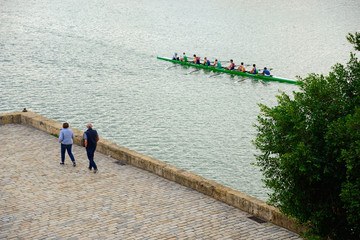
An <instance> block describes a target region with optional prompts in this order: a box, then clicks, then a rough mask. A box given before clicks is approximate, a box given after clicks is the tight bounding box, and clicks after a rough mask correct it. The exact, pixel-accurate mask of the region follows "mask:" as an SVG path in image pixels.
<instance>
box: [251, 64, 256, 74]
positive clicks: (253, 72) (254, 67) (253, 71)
mask: <svg viewBox="0 0 360 240" xmlns="http://www.w3.org/2000/svg"><path fill="white" fill-rule="evenodd" d="M250 73H252V74H257V73H258V71H257V69H256V65H255V64H253V69H251V71H250Z"/></svg>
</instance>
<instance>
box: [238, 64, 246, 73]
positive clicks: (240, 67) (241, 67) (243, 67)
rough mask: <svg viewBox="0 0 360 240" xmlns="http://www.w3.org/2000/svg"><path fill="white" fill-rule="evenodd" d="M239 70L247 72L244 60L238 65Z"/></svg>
mask: <svg viewBox="0 0 360 240" xmlns="http://www.w3.org/2000/svg"><path fill="white" fill-rule="evenodd" d="M238 71H239V72H246V70H245V66H244V63H243V62H241V65H240V66H239V67H238Z"/></svg>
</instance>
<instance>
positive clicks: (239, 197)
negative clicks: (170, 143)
mask: <svg viewBox="0 0 360 240" xmlns="http://www.w3.org/2000/svg"><path fill="white" fill-rule="evenodd" d="M4 124H24V125H28V126H31V127H34V128H36V129H39V130H42V131H44V132H47V133H50V134H57V135H59V134H60V130H61V128H62V123H60V122H58V121H55V120H52V119H49V118H46V117H43V116H41V115H39V114H36V113H34V112H31V111H27V112H12V113H2V114H0V125H4ZM71 129H72V130H73V132H74V135H75V138H74V144H76V145H79V146H81V139H82V136H83V133H84V132H83V131H80V130H78V129H76V128H71ZM96 151H98V152H100V153H103V154H105V155H108V156H111V157H112V158H114V159H117V160H118V161H121V162H123V163H126V164H130V165H133V166H136V167H138V168H141V169H144V170H147V171H149V172H152V173H155V174H157V175H159V176H161V177H163V178H166V179H168V180H171V181H174V182H176V183H179V184H181V185H183V186H186V187H189V188H192V189H194V190H196V191H198V192H201V193H203V194H205V195H208V196H210V197H213V198H215V199H217V200H219V201H222V202H224V203H227V204H229V205H231V206H233V207H236V208H239V209H240V210H242V211H245V212H247V213H250V214H252V215H254V216H255V217H258V218H261V219H263V220H266V221H268V222H271V223H273V224H276V225H278V226H280V227H284V228H286V229H288V230H290V231H293V232H296V233H300V232H303V231H305V227H304V226H301V225H298V224H297V223H296V220H295V219H293V218H289V217H287V216H285V215H283V214H282V213H280V211H279V209H277V208H276V207H273V206H270V205H268V204H267V203H266V202H264V201H262V200H259V199H257V198H255V197H252V196H250V195H248V194H245V193H242V192H240V191H237V190H234V189H232V188H229V187H226V186H224V185H222V184H219V183H216V182H214V181H211V180H208V179H206V178H204V177H201V176H199V175H197V174H194V173H192V172H189V171H187V170H184V169H181V168H179V167H176V166H173V165H171V164H168V163H165V162H163V161H160V160H158V159H155V158H152V157H149V156H146V155H144V154H141V153H138V152H136V151H133V150H130V149H127V148H125V147H122V146H119V145H117V144H116V143H113V142H110V141H108V140H106V139H103V138H100V141H99V142H98V146H97V149H96Z"/></svg>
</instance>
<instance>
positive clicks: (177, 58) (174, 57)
mask: <svg viewBox="0 0 360 240" xmlns="http://www.w3.org/2000/svg"><path fill="white" fill-rule="evenodd" d="M172 60H178V61H179V57H178V56H177V53H174V56H173V58H172Z"/></svg>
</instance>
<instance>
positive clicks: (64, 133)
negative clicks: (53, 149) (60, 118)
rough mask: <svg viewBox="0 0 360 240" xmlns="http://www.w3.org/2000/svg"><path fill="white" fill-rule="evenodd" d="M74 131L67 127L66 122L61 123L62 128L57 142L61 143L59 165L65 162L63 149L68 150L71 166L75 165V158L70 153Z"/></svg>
mask: <svg viewBox="0 0 360 240" xmlns="http://www.w3.org/2000/svg"><path fill="white" fill-rule="evenodd" d="M73 139H74V133H73V131H72V130H71V129H70V128H69V124H68V123H64V124H63V128H62V129H61V130H60V136H59V142H60V143H61V163H60V164H61V165H64V162H65V151H67V152H68V154H69V157H70V159H71V161H72V162H73V166H74V167H75V166H76V163H75V158H74V156H73V154H72V153H71V147H72V144H73Z"/></svg>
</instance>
